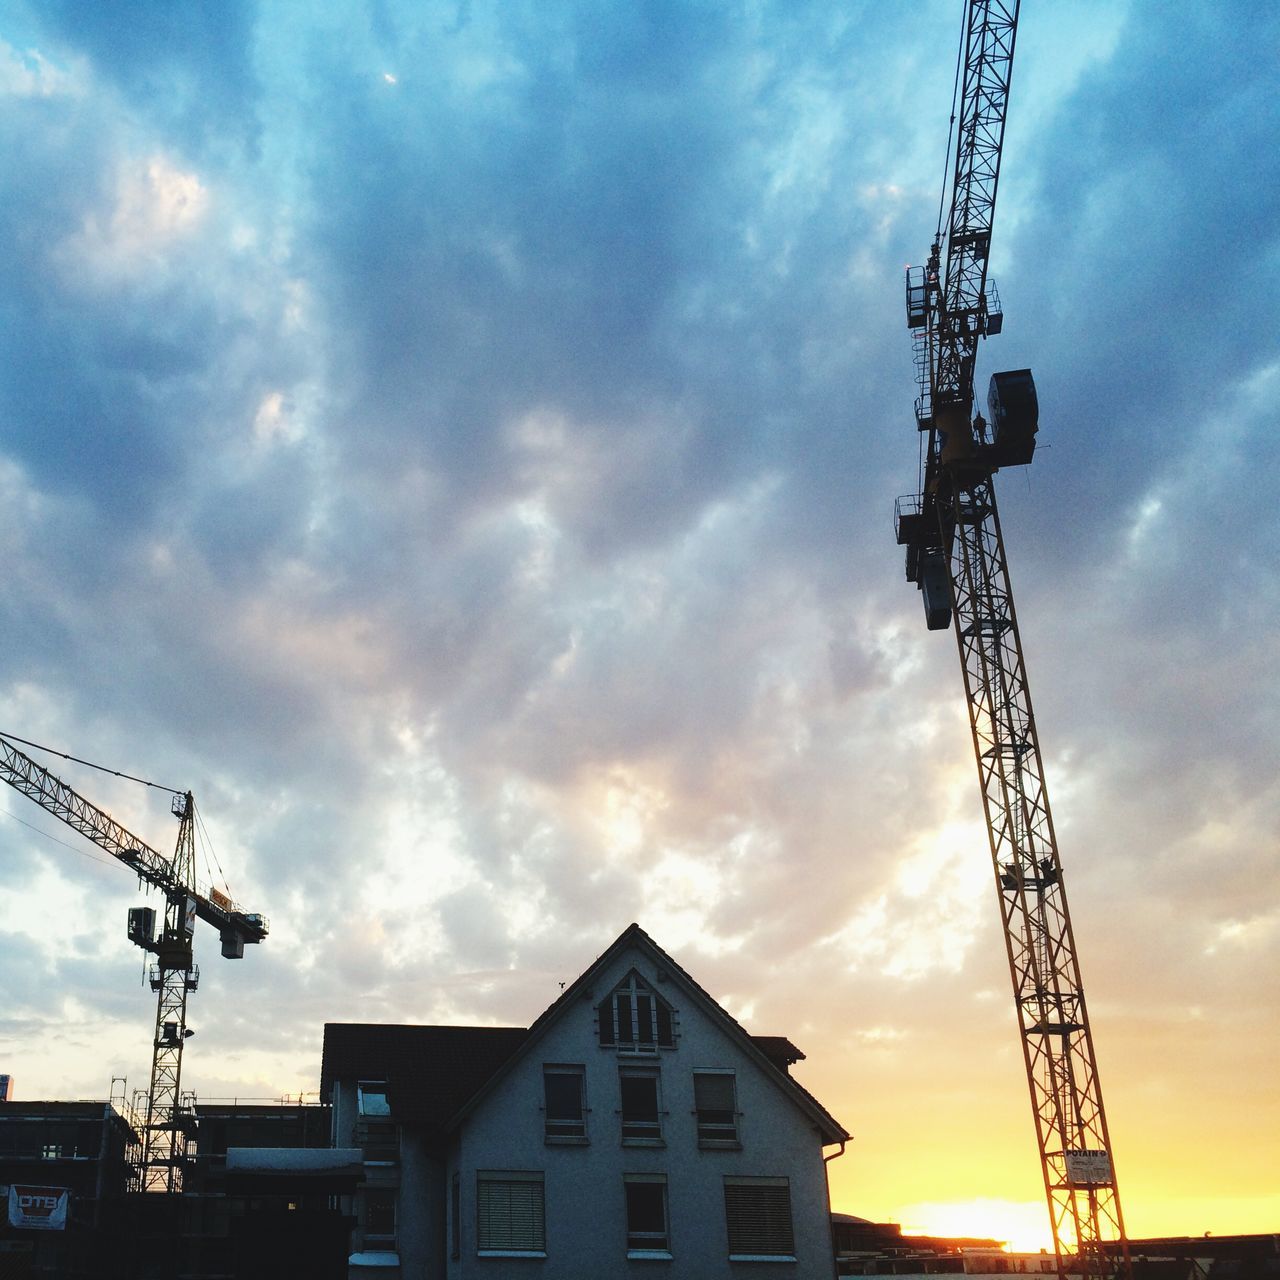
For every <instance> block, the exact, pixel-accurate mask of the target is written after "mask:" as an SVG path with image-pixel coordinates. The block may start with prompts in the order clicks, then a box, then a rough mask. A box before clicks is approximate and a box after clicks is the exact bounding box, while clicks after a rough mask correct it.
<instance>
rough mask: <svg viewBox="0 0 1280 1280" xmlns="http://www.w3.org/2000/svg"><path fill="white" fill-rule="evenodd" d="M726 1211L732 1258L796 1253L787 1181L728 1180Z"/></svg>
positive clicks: (725, 1197)
mask: <svg viewBox="0 0 1280 1280" xmlns="http://www.w3.org/2000/svg"><path fill="white" fill-rule="evenodd" d="M724 1211H725V1219H726V1222H727V1224H728V1228H729V1253H730V1255H733V1254H763V1255H766V1256H769V1255H790V1254H794V1252H795V1236H794V1234H793V1232H792V1229H791V1187H790V1185H789V1184H788V1182H787V1180H786V1179H785V1178H769V1179H764V1178H761V1179H753V1180H751V1181H746V1180H734V1181H732V1182H730V1181H728V1180H726V1182H725V1186H724Z"/></svg>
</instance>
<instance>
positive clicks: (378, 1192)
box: [364, 1187, 396, 1246]
mask: <svg viewBox="0 0 1280 1280" xmlns="http://www.w3.org/2000/svg"><path fill="white" fill-rule="evenodd" d="M395 1237H396V1193H395V1192H394V1191H392V1190H389V1189H387V1188H384V1187H370V1188H369V1189H368V1190H366V1191H365V1193H364V1238H365V1240H366V1241H368V1242H372V1241H374V1240H376V1241H378V1242H379V1243H381V1244H385V1245H388V1246H390V1244H391V1243H392V1242H393V1241H394V1240H395Z"/></svg>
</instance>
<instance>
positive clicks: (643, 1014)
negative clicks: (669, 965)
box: [597, 969, 676, 1053]
mask: <svg viewBox="0 0 1280 1280" xmlns="http://www.w3.org/2000/svg"><path fill="white" fill-rule="evenodd" d="M597 1013H598V1014H599V1015H600V1043H601V1044H602V1045H608V1046H611V1047H617V1048H618V1049H619V1050H629V1051H631V1052H633V1053H643V1052H646V1051H652V1050H654V1049H657V1048H663V1049H674V1048H675V1047H676V1038H675V1028H674V1025H673V1019H672V1014H671V1006H670V1005H669V1004H668V1003H667V1002H666V1001H665V1000H663V999H662V997H661V996H659V995H658V994H657V992H655V991H654V990H652V988H650V986H649V985H648V983H646V982H645V980H644V979H643V978H641V977H640V975H639V974H637V973H636V971H635V970H634V969H633V970H632V971H631V972H630V973H629V974H627V976H626V977H625V978H624V979H623V980H622V981H621V982H620V983H619V984H618V985H617V986H616V987H614V989H613V990H612V991H611V992H610V993H609V998H608V999H607V1000H605V1001H604V1002H603V1003H602V1004H601V1005H600V1007H599V1009H598V1010H597Z"/></svg>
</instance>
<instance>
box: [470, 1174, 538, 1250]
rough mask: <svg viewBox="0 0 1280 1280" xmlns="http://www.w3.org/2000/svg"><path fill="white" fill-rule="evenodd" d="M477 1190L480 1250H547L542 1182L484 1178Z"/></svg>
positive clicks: (477, 1230) (477, 1222)
mask: <svg viewBox="0 0 1280 1280" xmlns="http://www.w3.org/2000/svg"><path fill="white" fill-rule="evenodd" d="M477 1191H478V1195H477V1204H476V1233H477V1241H476V1243H477V1247H478V1248H480V1249H482V1250H483V1249H520V1250H530V1251H533V1250H542V1249H545V1248H546V1228H545V1223H544V1218H543V1196H542V1181H541V1179H539V1180H537V1181H533V1180H531V1179H520V1180H518V1181H517V1180H506V1179H498V1178H481V1179H480V1181H479V1184H478V1187H477Z"/></svg>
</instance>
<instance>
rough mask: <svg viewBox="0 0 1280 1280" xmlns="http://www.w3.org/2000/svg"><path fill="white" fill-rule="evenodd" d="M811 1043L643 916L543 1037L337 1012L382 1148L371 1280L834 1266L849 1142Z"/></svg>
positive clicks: (348, 1064) (347, 1069) (359, 1265)
mask: <svg viewBox="0 0 1280 1280" xmlns="http://www.w3.org/2000/svg"><path fill="white" fill-rule="evenodd" d="M803 1056H804V1055H803V1054H801V1053H800V1051H799V1050H798V1049H796V1048H795V1046H794V1045H792V1044H791V1043H790V1041H788V1040H787V1039H785V1038H784V1037H782V1036H752V1035H749V1034H748V1033H747V1032H746V1031H745V1030H744V1029H743V1028H742V1026H741V1025H740V1024H739V1023H738V1022H736V1021H735V1020H734V1019H733V1018H731V1017H730V1016H729V1015H728V1014H727V1013H726V1012H725V1011H724V1010H723V1009H722V1008H721V1007H720V1006H719V1005H718V1004H717V1003H716V1002H715V1001H714V1000H713V999H712V998H711V997H710V996H709V995H708V994H707V993H706V992H705V991H704V990H703V989H702V988H701V987H700V986H699V985H698V984H697V983H696V982H695V981H694V980H693V978H691V977H690V976H689V974H688V973H686V972H685V970H684V969H682V968H681V967H680V966H679V965H678V964H677V963H676V962H675V961H674V960H672V959H671V957H670V956H668V955H667V954H666V953H665V952H664V951H663V950H662V949H661V948H660V947H659V946H658V945H657V944H656V943H655V942H654V941H653V940H652V939H651V938H650V937H649V936H648V935H647V934H646V933H645V932H644V931H643V930H642V929H641V928H640V927H639V926H638V925H631V926H630V927H629V928H628V929H627V930H626V931H625V932H624V933H623V934H622V935H621V937H619V938H618V939H617V941H616V942H614V943H613V945H612V946H611V947H610V948H609V949H608V950H607V951H606V952H605V953H604V954H603V955H602V956H600V957H599V959H597V960H596V961H595V963H594V964H592V965H591V966H590V968H588V969H587V971H586V972H585V973H584V974H583V975H582V976H581V977H580V978H578V980H577V981H576V982H574V983H573V984H572V985H571V986H569V987H568V988H567V989H566V990H565V991H564V993H563V994H562V995H561V997H560V998H559V999H558V1000H557V1001H556V1002H555V1003H554V1004H553V1005H552V1006H551V1007H550V1008H549V1009H547V1010H546V1012H544V1013H543V1014H542V1016H541V1017H539V1018H538V1019H537V1021H535V1022H534V1023H533V1025H532V1026H531V1027H529V1028H527V1029H524V1028H514V1027H410V1026H385V1025H369V1024H349V1023H341V1024H334V1023H330V1024H328V1025H326V1027H325V1041H324V1065H323V1068H322V1073H321V1074H322V1079H321V1093H322V1096H325V1097H329V1098H331V1100H332V1102H333V1123H334V1143H335V1145H337V1146H350V1145H361V1146H363V1148H364V1150H365V1174H366V1186H365V1188H364V1190H363V1191H362V1193H361V1195H360V1197H359V1200H358V1202H357V1203H356V1204H355V1205H354V1206H353V1208H354V1209H355V1211H356V1214H357V1217H358V1219H359V1221H360V1229H359V1234H358V1238H357V1245H358V1247H357V1250H356V1252H355V1253H354V1254H353V1255H352V1259H351V1267H352V1270H351V1274H352V1275H353V1276H355V1275H365V1276H367V1275H369V1274H370V1271H368V1270H366V1268H372V1267H378V1268H380V1269H381V1268H386V1269H385V1270H382V1274H383V1275H384V1276H393V1275H395V1274H399V1275H400V1276H404V1277H414V1278H415V1280H416V1278H418V1277H424V1278H426V1277H429V1278H431V1280H445V1278H446V1277H448V1280H471V1278H472V1277H489V1278H496V1277H507V1276H512V1277H529V1278H530V1280H534V1278H535V1277H536V1278H537V1280H588V1278H593V1277H610V1276H632V1275H642V1276H649V1277H655V1278H656V1277H659V1276H661V1277H670V1278H671V1280H714V1278H715V1277H730V1276H732V1277H743V1276H750V1277H752V1280H771V1278H772V1277H781V1276H785V1277H788V1278H789V1280H799V1278H801V1277H804V1278H807V1277H822V1278H823V1280H827V1277H831V1276H833V1275H834V1274H835V1262H834V1254H833V1250H832V1244H831V1219H830V1205H829V1201H828V1195H827V1179H826V1165H825V1163H824V1157H823V1148H824V1147H835V1148H836V1150H835V1151H834V1152H832V1155H838V1154H840V1152H841V1151H843V1149H844V1143H845V1142H846V1140H847V1139H848V1136H849V1135H848V1134H847V1133H846V1132H845V1130H844V1128H843V1127H842V1126H841V1125H840V1124H839V1123H838V1122H837V1121H836V1120H835V1119H833V1118H832V1116H831V1115H830V1114H829V1113H828V1112H827V1111H826V1110H825V1109H824V1108H823V1107H822V1106H821V1104H820V1103H819V1102H818V1101H817V1100H816V1099H815V1098H814V1097H813V1096H812V1095H811V1094H809V1093H808V1092H806V1091H805V1090H804V1089H803V1088H802V1087H801V1086H800V1085H799V1084H798V1083H797V1082H796V1081H795V1080H794V1079H792V1077H791V1075H790V1074H789V1068H790V1066H791V1064H792V1063H794V1062H796V1061H798V1060H799V1059H801V1058H802V1057H803ZM828 1158H830V1157H828ZM393 1268H395V1269H398V1270H392V1269H393Z"/></svg>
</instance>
